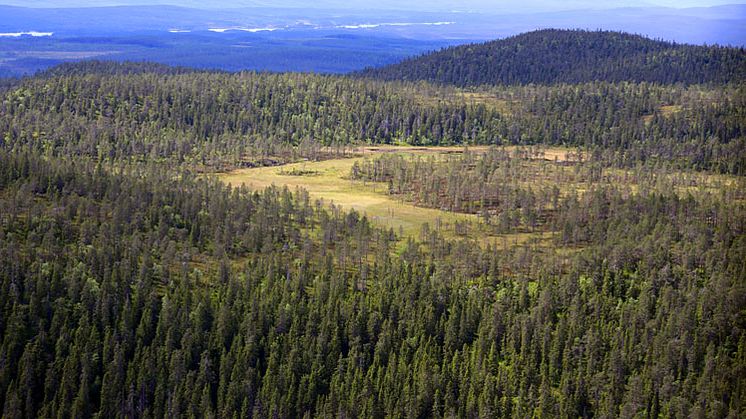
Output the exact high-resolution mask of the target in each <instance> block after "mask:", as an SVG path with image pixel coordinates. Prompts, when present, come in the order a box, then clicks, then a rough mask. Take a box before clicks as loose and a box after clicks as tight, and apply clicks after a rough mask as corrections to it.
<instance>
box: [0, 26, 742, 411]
mask: <svg viewBox="0 0 746 419" xmlns="http://www.w3.org/2000/svg"><path fill="white" fill-rule="evenodd" d="M526 36H527V37H529V38H535V37H545V38H547V37H550V36H553V37H555V39H556V41H557V42H560V43H562V42H571V41H572V42H576V41H577V42H579V43H580V44H583V43H590V44H591V45H596V44H597V43H599V42H601V44H603V45H606V46H607V47H608V48H609V49H612V50H613V51H612V52H609V57H611V58H608V60H607V61H608V66H606V67H603V66H602V67H601V68H602V69H603V68H606V69H611V68H617V70H615V71H616V72H610V73H598V74H597V75H595V76H592V77H588V76H587V74H588V73H584V72H585V71H586V70H587V69H588V68H590V64H589V66H587V67H586V66H583V65H580V66H579V70H578V72H577V73H575V74H576V75H573V74H569V75H565V76H562V77H567V78H566V79H563V78H561V77H558V76H554V77H552V78H547V79H536V80H534V79H531V81H534V82H539V81H541V82H542V84H527V85H509V84H512V83H514V82H516V80H511V81H510V82H508V83H507V84H492V85H489V86H481V87H478V88H477V87H470V88H459V87H455V86H445V85H435V84H430V83H428V82H426V81H417V82H413V81H407V80H397V81H383V80H372V79H368V78H361V77H356V76H324V75H311V74H294V73H291V74H268V73H250V72H242V73H235V74H232V73H221V72H205V71H194V70H189V69H174V68H168V67H163V66H159V65H153V64H147V63H142V64H139V63H125V64H114V63H105V62H88V63H82V64H75V65H64V66H60V67H58V68H55V69H52V70H50V71H48V72H45V73H42V74H39V75H37V76H35V77H29V78H24V79H20V80H10V81H4V82H2V83H0V412H2V416H3V417H8V418H23V417H60V418H67V417H74V418H86V417H143V418H150V417H230V418H233V417H236V418H239V417H240V418H244V417H257V418H260V417H376V418H378V417H422V418H424V417H469V418H478V417H479V418H485V417H515V418H525V417H534V416H535V417H584V418H586V417H588V418H589V417H603V418H612V417H625V418H633V417H650V418H655V417H682V418H683V417H695V418H724V417H728V418H737V417H744V416H746V262H745V261H746V186H744V185H745V181H744V179H745V178H744V176H745V175H746V134H745V133H746V115H745V114H744V112H746V85H745V84H744V83H743V77H742V72H743V67H739V66H740V65H741V64H740V63H743V52H742V51H737V50H732V49H722V48H709V47H708V48H704V47H689V46H674V45H668V44H665V45H662V44H661V43H659V42H656V41H646V40H643V39H641V38H639V37H632V36H627V35H620V34H607V33H596V32H564V31H559V32H558V31H547V32H538V33H532V34H528V35H526ZM516 39H518V40H519V41H520V39H521V38H520V37H518V38H514V39H511V40H508V41H504V42H514V43H515V45H517V43H520V42H519V41H516ZM547 39H548V38H547ZM573 40H574V41H573ZM604 43H605V44H604ZM506 48H507V47H506ZM511 48H512V47H511ZM526 48H529V47H528V46H526ZM449 51H450V50H449ZM540 51H541V50H539V52H537V54H538V55H537V56H536V57H535V58H529V57H524V58H521V57H518V58H517V59H516V60H515V61H514V62H513V64H514V66H515V68H516V71H517V72H520V71H521V70H520V69H521V67H520V66H521V65H522V63H523V64H525V63H526V62H527V61H521V60H529V59H535V60H540V62H543V61H541V60H543V58H541V54H540ZM630 51H636V52H640V54H642V55H640V56H636V55H633V54H627V53H628V52H630ZM641 51H643V52H641ZM644 51H647V52H644ZM487 52H488V51H487V50H485V53H487ZM493 53H494V52H489V54H493ZM623 53H624V54H626V55H627V56H628V57H629V58H630V60H631V61H629V62H626V61H625V62H615V61H614V58H613V57H614V56H615V54H623ZM648 53H649V54H651V55H645V54H648ZM707 54H711V55H707ZM673 56H677V57H678V58H676V59H673V58H670V57H673ZM487 57H488V58H489V57H491V55H488V56H487ZM640 57H642V58H640ZM656 57H657V58H656ZM666 57H669V58H670V59H669V58H666ZM708 57H709V58H708ZM654 58H655V60H662V64H661V65H662V66H663V67H665V68H666V69H667V71H668V72H667V73H666V74H668V75H667V76H666V78H661V79H657V78H656V77H658V76H659V75H660V74H663V73H661V72H658V70H657V69H655V68H653V69H650V71H649V72H647V73H646V72H645V68H644V67H634V64H635V63H636V62H638V61H639V62H646V61H644V60H648V59H650V60H653V59H654ZM503 59H504V58H503ZM546 60H547V61H546V65H545V68H544V70H542V69H541V68H538V67H542V66H538V67H537V69H536V71H537V74H540V75H541V76H540V77H548V76H546V75H549V74H551V73H552V72H553V71H559V70H558V69H557V68H555V67H553V65H554V64H553V63H554V61H552V59H551V57H546ZM568 60H569V61H570V62H572V61H573V60H571V59H569V58H568ZM636 60H637V61H636ZM699 60H708V62H710V63H711V64H710V66H709V67H707V66H705V67H703V66H702V65H701V61H699ZM575 61H576V62H580V63H581V64H582V62H581V61H579V60H575ZM589 62H592V61H589ZM673 62H675V63H676V64H675V65H674V64H672V63H673ZM461 63H462V64H463V68H465V69H466V68H469V66H471V65H472V64H471V63H470V62H469V61H468V60H463V61H462V62H461ZM443 68H444V71H447V70H446V69H447V68H448V66H444V67H443ZM482 68H486V69H489V68H491V67H490V66H489V64H488V63H483V67H482ZM524 69H525V68H524ZM584 69H585V70H584ZM387 71H388V70H387ZM464 71H465V70H464ZM469 71H471V70H469ZM599 71H602V70H599ZM603 71H606V70H603ZM627 71H630V72H633V71H637V73H636V74H638V75H639V77H632V78H625V77H622V76H623V75H624V74H627V73H626V72H627ZM467 73H468V72H465V73H464V74H467ZM411 74H412V75H415V74H417V73H416V72H414V71H413V72H412V73H411ZM487 74H489V73H487ZM563 74H565V72H564V71H563ZM630 74H631V73H630ZM580 75H583V77H582V78H580V79H575V77H580ZM387 77H388V76H387ZM391 77H393V76H391ZM530 77H538V76H534V75H531V76H530ZM418 78H419V76H418ZM596 78H601V80H593V79H596ZM463 80H469V79H468V78H464V79H463ZM555 81H560V83H554V82H555ZM575 82H577V83H575ZM669 82H676V83H674V84H672V83H669ZM700 82H707V83H706V84H698V83H700ZM526 83H528V81H526ZM455 84H460V83H459V82H456V83H455ZM464 84H471V82H468V83H464ZM480 84H482V82H481V81H480ZM519 84H523V83H522V82H521V83H519ZM360 144H368V145H370V144H410V145H417V146H426V145H427V146H440V145H461V146H464V147H463V150H459V151H458V152H453V153H452V154H450V155H449V154H444V155H438V156H433V157H423V156H405V155H402V154H400V153H397V152H396V149H395V148H391V149H390V150H392V151H391V152H389V153H384V154H382V155H380V156H378V157H375V158H367V157H361V156H360V155H358V154H357V151H355V149H354V147H355V146H359V145H360ZM477 145H483V146H490V147H481V148H480V150H479V151H472V150H470V147H474V146H477ZM547 146H561V147H562V148H561V149H562V150H565V152H563V153H561V156H562V157H559V155H556V156H555V157H552V156H551V155H550V154H546V153H545V152H546V150H547ZM351 158H355V159H358V160H356V161H355V164H352V165H351V167H352V170H351V171H350V173H349V174H348V176H347V179H345V180H344V181H345V182H351V183H354V184H356V185H357V184H360V185H362V184H366V183H371V184H375V185H379V186H381V187H382V188H381V189H382V190H383V191H384V192H382V194H381V195H385V196H391V197H395V198H396V199H399V200H402V201H406V202H411V203H414V204H415V205H418V206H423V207H428V208H435V209H438V210H441V211H442V212H443V213H446V212H457V213H464V214H476V216H474V215H471V216H472V217H475V218H477V220H476V221H474V222H473V223H472V224H469V223H464V224H463V225H461V224H459V225H458V226H456V230H457V233H458V234H457V235H456V237H448V236H446V235H445V234H443V233H442V230H441V226H440V225H439V222H436V223H423V224H422V225H421V228H420V231H419V232H418V234H416V235H413V236H408V235H405V234H401V233H400V232H398V231H396V230H395V229H392V228H384V227H382V226H380V225H378V224H376V222H375V220H373V219H372V218H369V217H368V216H367V215H366V214H363V213H360V212H357V211H354V210H350V209H345V208H341V207H340V206H335V205H329V204H328V203H325V202H323V201H321V200H317V199H314V198H312V197H311V196H310V195H309V193H308V192H307V191H306V190H304V189H302V188H298V189H292V190H291V189H288V188H287V187H282V186H273V187H269V188H263V189H253V190H252V189H249V188H248V187H246V186H241V187H232V186H229V185H226V184H224V183H222V182H221V181H219V180H218V179H217V178H216V177H215V176H214V175H215V173H217V172H220V171H226V170H231V169H235V168H241V167H253V166H263V165H264V166H267V165H269V166H274V165H282V164H284V163H287V162H291V161H299V160H307V161H309V162H310V161H315V160H324V159H329V160H332V159H351ZM345 161H349V160H345ZM348 167H349V166H348ZM277 170H282V168H277ZM295 175H297V176H299V177H302V176H306V175H307V176H308V177H309V179H313V173H312V171H309V173H305V172H301V173H295ZM532 234H541V235H543V236H542V237H546V238H547V240H541V241H540V240H531V239H529V240H524V241H521V242H519V241H518V240H517V238H518V237H523V236H521V235H532ZM497 237H510V238H512V239H514V240H513V241H512V242H509V241H508V240H507V239H505V240H503V241H502V243H501V242H500V240H498V239H497ZM531 237H534V236H531Z"/></svg>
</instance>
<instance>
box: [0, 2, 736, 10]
mask: <svg viewBox="0 0 746 419" xmlns="http://www.w3.org/2000/svg"><path fill="white" fill-rule="evenodd" d="M733 3H744V0H409V1H406V0H405V1H402V0H313V1H308V0H274V1H273V0H156V1H147V0H0V4H4V5H11V6H25V7H102V6H123V5H142V4H149V5H152V4H171V5H180V6H185V7H196V8H202V9H223V8H237V7H278V8H282V7H293V8H314V9H328V8H331V9H348V10H366V9H378V10H381V9H391V10H396V9H406V10H423V11H452V10H459V11H474V12H490V11H495V12H506V11H511V10H514V11H520V12H526V11H531V12H545V11H546V12H551V11H558V10H577V9H606V8H617V7H640V6H642V7H645V6H659V7H660V6H662V7H678V8H681V7H700V6H714V5H721V4H733Z"/></svg>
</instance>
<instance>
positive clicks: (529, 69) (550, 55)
mask: <svg viewBox="0 0 746 419" xmlns="http://www.w3.org/2000/svg"><path fill="white" fill-rule="evenodd" d="M358 74H359V75H361V76H365V77H372V78H377V79H382V80H409V81H416V80H427V81H430V82H435V83H444V84H453V85H456V86H461V87H465V86H479V85H486V84H530V83H535V84H550V83H585V82H591V81H599V80H603V81H609V82H621V81H629V82H652V83H666V84H671V83H684V84H698V83H724V82H736V81H743V80H746V51H744V49H743V48H732V47H719V46H695V45H684V44H675V43H671V42H665V41H659V40H653V39H649V38H645V37H643V36H639V35H631V34H627V33H622V32H610V31H595V32H592V31H582V30H558V29H545V30H539V31H535V32H528V33H524V34H521V35H516V36H513V37H509V38H506V39H501V40H497V41H490V42H486V43H482V44H471V45H460V46H455V47H449V48H446V49H443V50H441V51H438V52H434V53H428V54H424V55H422V56H420V57H415V58H410V59H407V60H404V61H402V62H401V63H397V64H392V65H389V66H385V67H381V68H370V69H366V70H364V71H361V72H359V73H358Z"/></svg>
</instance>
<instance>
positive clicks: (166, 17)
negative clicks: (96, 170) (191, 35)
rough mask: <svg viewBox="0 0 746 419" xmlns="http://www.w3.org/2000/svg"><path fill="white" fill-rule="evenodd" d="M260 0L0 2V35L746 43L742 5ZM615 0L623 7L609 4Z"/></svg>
mask: <svg viewBox="0 0 746 419" xmlns="http://www.w3.org/2000/svg"><path fill="white" fill-rule="evenodd" d="M0 1H2V0H0ZM6 1H7V0H6ZM264 3H267V6H264V7H248V8H247V7H244V8H237V9H211V10H203V9H195V8H185V7H177V6H120V7H89V8H24V7H9V6H0V16H2V17H3V18H2V19H0V34H17V33H22V32H30V31H36V32H42V33H52V34H53V35H54V36H57V37H59V36H98V35H117V36H119V35H123V34H132V33H142V32H166V31H181V33H185V31H190V32H200V31H209V30H216V29H217V30H243V31H270V30H272V31H282V32H288V31H298V30H308V29H313V30H321V31H340V32H346V33H362V34H365V35H369V34H376V35H379V36H380V35H384V36H401V37H406V38H411V39H418V40H423V39H440V40H453V39H460V40H489V39H495V38H503V37H506V36H510V35H516V34H519V33H523V32H527V31H532V30H536V29H542V28H561V29H590V30H596V29H604V30H616V31H624V32H629V33H637V34H642V35H645V36H650V37H653V38H661V39H665V40H668V41H676V42H686V43H693V44H704V43H707V44H725V45H746V29H745V28H746V4H734V5H725V6H716V7H699V8H664V7H639V4H641V2H632V3H629V2H615V3H609V4H607V3H604V5H603V7H589V8H584V9H576V10H551V8H549V7H548V6H546V7H536V8H526V7H512V8H509V7H502V8H493V10H497V9H500V10H501V11H493V12H482V11H479V12H475V11H472V10H469V9H461V10H441V9H440V8H432V9H431V11H408V10H355V9H344V10H339V9H324V8H322V6H324V5H326V6H328V7H331V6H333V5H334V4H336V3H334V2H332V3H328V2H327V3H325V2H319V3H318V4H316V3H315V4H316V7H312V8H283V7H280V6H277V5H274V6H273V5H272V4H271V3H270V2H264ZM525 3H526V4H532V3H537V2H536V1H533V2H531V1H528V2H525ZM544 3H546V2H544ZM586 3H588V2H587V1H585V0H584V1H576V2H570V3H567V5H566V6H565V7H568V8H569V7H571V6H572V5H577V6H576V7H580V6H582V5H583V4H586ZM187 4H192V3H187ZM210 4H213V3H210ZM250 4H263V3H262V2H250ZM281 4H288V3H287V2H285V3H281ZM500 4H502V3H500ZM506 4H507V3H506ZM619 4H626V5H627V7H617V8H610V6H611V5H619ZM387 5H388V6H391V5H390V4H388V3H385V2H384V3H381V7H383V6H387ZM632 6H638V7H632ZM555 9H556V7H555ZM532 10H541V12H537V11H532ZM548 10H550V11H548Z"/></svg>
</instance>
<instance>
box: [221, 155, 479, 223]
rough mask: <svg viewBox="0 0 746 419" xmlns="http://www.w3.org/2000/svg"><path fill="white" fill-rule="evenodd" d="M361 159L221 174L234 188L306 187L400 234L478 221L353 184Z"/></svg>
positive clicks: (373, 186) (382, 188)
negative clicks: (352, 172)
mask: <svg viewBox="0 0 746 419" xmlns="http://www.w3.org/2000/svg"><path fill="white" fill-rule="evenodd" d="M360 159H361V158H360V157H358V158H351V159H334V160H326V161H320V162H301V163H293V164H288V165H285V166H280V167H259V168H250V169H239V170H235V171H233V172H230V173H223V174H218V177H219V178H220V179H221V180H222V181H223V182H225V183H229V184H231V185H233V186H240V185H246V186H248V187H249V188H251V189H263V188H266V187H268V186H270V185H276V186H287V187H288V188H291V189H294V188H304V189H306V190H307V191H308V193H309V195H310V196H311V197H312V198H314V199H321V200H323V201H324V202H325V203H328V204H331V203H333V204H335V205H340V206H342V207H343V208H346V209H355V210H356V211H359V212H360V213H363V214H365V215H366V216H367V217H368V218H369V219H370V220H371V221H373V222H374V223H376V224H378V225H381V226H385V227H390V228H393V229H394V230H395V232H396V233H399V232H400V231H401V232H403V233H404V234H405V235H410V236H413V237H414V236H416V235H418V234H419V232H420V229H421V226H422V224H423V223H425V222H428V223H430V225H434V224H435V222H436V220H437V219H438V218H440V220H441V223H442V224H443V226H444V231H445V232H446V234H450V231H452V228H451V227H452V226H453V224H454V223H455V222H456V221H465V220H469V221H475V222H476V221H477V217H476V216H474V215H469V214H456V213H451V212H446V211H440V210H436V209H430V208H420V207H416V206H414V205H412V204H409V203H406V202H401V201H398V200H396V199H395V198H393V197H391V196H389V195H388V194H387V193H386V189H385V188H386V185H384V184H381V183H372V182H367V183H363V182H362V181H353V180H349V179H347V177H348V176H349V174H350V170H351V169H352V165H353V164H354V162H355V161H359V160H360ZM294 169H295V170H299V171H313V172H315V173H314V174H312V175H307V176H294V175H291V174H288V173H292V171H293V170H294Z"/></svg>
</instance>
